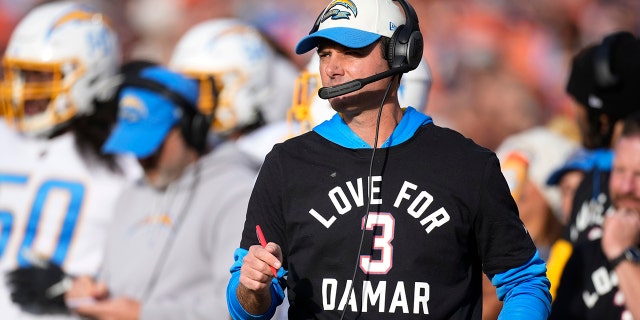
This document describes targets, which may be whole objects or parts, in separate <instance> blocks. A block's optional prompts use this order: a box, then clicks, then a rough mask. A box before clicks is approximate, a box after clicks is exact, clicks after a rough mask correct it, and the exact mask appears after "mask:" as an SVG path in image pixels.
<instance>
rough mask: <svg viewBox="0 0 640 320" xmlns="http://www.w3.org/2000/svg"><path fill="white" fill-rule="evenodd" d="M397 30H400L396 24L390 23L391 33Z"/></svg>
mask: <svg viewBox="0 0 640 320" xmlns="http://www.w3.org/2000/svg"><path fill="white" fill-rule="evenodd" d="M397 28H398V26H396V24H395V23H393V22H389V30H390V31H395V30H396V29H397Z"/></svg>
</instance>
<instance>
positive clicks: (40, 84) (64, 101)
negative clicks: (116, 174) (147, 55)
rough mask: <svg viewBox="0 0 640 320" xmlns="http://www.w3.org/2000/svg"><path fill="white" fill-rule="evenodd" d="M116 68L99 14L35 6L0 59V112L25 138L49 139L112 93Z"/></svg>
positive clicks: (115, 50) (69, 6) (114, 50)
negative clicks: (95, 100)
mask: <svg viewBox="0 0 640 320" xmlns="http://www.w3.org/2000/svg"><path fill="white" fill-rule="evenodd" d="M119 64H120V47H119V44H118V40H117V36H116V34H115V32H114V31H113V29H111V28H110V26H109V25H108V22H107V20H106V19H105V18H104V17H103V16H102V15H101V14H100V13H98V12H96V11H94V10H93V9H90V8H89V7H87V6H82V5H78V4H73V3H70V2H54V3H50V4H46V5H42V6H40V7H37V8H35V9H34V10H32V11H31V12H30V13H29V14H28V15H27V16H26V17H25V18H24V19H23V20H22V21H21V22H20V23H19V24H18V26H17V27H16V29H15V30H14V32H13V34H12V36H11V39H10V41H9V44H8V46H7V50H6V52H5V55H4V57H3V60H2V66H3V81H2V85H1V89H0V91H1V92H2V94H1V95H0V96H2V99H0V102H1V104H2V107H1V109H2V110H3V111H2V112H1V113H2V114H3V115H4V117H5V118H6V119H7V120H8V121H7V122H9V123H10V124H12V125H13V126H15V127H16V129H18V130H19V131H21V132H23V133H24V134H26V135H29V136H35V137H47V136H50V135H51V134H52V133H53V132H55V131H56V130H57V129H59V128H62V127H64V126H66V125H67V124H68V123H69V122H70V121H71V120H72V119H73V118H74V117H77V116H80V115H88V114H91V113H92V112H93V100H94V99H95V98H96V97H98V96H99V95H106V96H108V95H109V94H110V93H111V92H113V89H114V88H115V86H113V84H112V81H111V80H112V79H111V76H112V75H113V74H115V72H116V70H117V68H118V65H119Z"/></svg>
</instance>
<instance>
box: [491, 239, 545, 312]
mask: <svg viewBox="0 0 640 320" xmlns="http://www.w3.org/2000/svg"><path fill="white" fill-rule="evenodd" d="M546 270H547V267H546V264H545V262H544V261H543V260H542V259H540V257H539V256H538V252H537V251H536V253H535V254H534V256H533V258H531V260H529V261H528V262H527V263H525V264H524V265H522V266H520V267H517V268H513V269H511V270H508V271H506V272H504V273H499V274H496V275H494V276H491V277H490V279H491V283H492V284H493V285H494V286H495V287H496V293H497V295H498V299H499V300H500V301H503V302H504V305H503V307H502V311H501V312H500V316H499V317H498V319H499V320H503V319H532V320H535V319H540V320H545V319H547V317H549V313H550V312H551V293H549V287H550V283H549V279H548V278H547V276H546Z"/></svg>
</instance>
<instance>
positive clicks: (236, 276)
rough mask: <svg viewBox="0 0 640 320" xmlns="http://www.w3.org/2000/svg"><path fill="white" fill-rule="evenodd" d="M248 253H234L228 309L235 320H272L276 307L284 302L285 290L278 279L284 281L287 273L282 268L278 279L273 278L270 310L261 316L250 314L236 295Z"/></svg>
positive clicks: (239, 250) (245, 251) (237, 251)
mask: <svg viewBox="0 0 640 320" xmlns="http://www.w3.org/2000/svg"><path fill="white" fill-rule="evenodd" d="M247 253H248V251H247V250H246V249H242V248H238V249H236V252H235V253H234V257H233V258H234V262H233V265H232V266H231V269H230V270H229V271H230V272H231V279H230V280H229V285H228V286H227V308H228V309H229V313H231V317H232V318H233V319H234V320H244V319H259V320H262V319H271V317H273V314H274V313H275V312H276V307H277V306H279V305H280V304H281V303H282V300H284V290H283V289H282V287H281V286H280V283H279V281H278V279H282V278H283V277H284V276H285V275H286V271H285V270H284V268H282V267H280V269H279V270H278V278H273V279H272V280H271V306H269V310H267V312H265V313H263V314H260V315H253V314H250V313H248V312H247V311H245V310H244V308H243V307H242V305H241V304H240V301H238V296H237V295H236V290H237V289H238V285H239V284H240V268H241V267H242V259H243V258H244V256H246V255H247Z"/></svg>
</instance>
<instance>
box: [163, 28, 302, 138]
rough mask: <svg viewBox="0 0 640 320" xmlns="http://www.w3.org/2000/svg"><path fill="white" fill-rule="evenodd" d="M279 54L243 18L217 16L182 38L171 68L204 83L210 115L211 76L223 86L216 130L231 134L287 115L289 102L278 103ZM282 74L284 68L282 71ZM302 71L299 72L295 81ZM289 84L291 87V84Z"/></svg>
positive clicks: (202, 104) (204, 102)
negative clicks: (275, 103) (275, 100)
mask: <svg viewBox="0 0 640 320" xmlns="http://www.w3.org/2000/svg"><path fill="white" fill-rule="evenodd" d="M275 63H276V53H275V51H274V50H273V48H272V47H271V45H270V44H269V42H267V41H266V40H265V38H264V37H263V36H262V34H261V33H260V32H259V31H258V30H257V29H255V28H254V27H252V26H251V25H249V24H247V23H244V22H242V21H240V20H238V19H232V18H229V19H213V20H207V21H204V22H201V23H199V24H197V25H195V26H193V27H192V28H191V29H190V30H188V31H187V32H186V33H185V34H184V36H182V38H181V39H180V40H179V41H178V43H177V45H176V48H175V49H174V51H173V54H172V57H171V59H170V62H169V67H170V68H172V69H174V70H176V71H178V72H181V73H183V74H185V75H187V76H189V77H192V78H195V79H197V80H199V81H200V84H201V88H200V92H201V93H202V96H201V97H200V99H199V101H198V105H199V108H200V109H201V111H202V112H204V113H211V112H214V111H213V108H214V106H213V103H212V99H211V95H210V94H208V95H207V93H209V92H211V89H212V84H211V82H212V81H211V79H214V80H215V83H217V84H218V85H220V86H221V88H219V89H220V90H219V91H218V92H219V95H218V101H217V106H215V116H214V122H213V130H214V132H216V133H218V134H220V135H223V136H225V135H229V134H231V133H233V132H237V131H238V130H242V129H246V128H254V127H258V126H260V125H262V124H264V123H267V122H272V121H275V120H279V119H284V118H285V116H286V112H287V109H288V108H289V107H290V105H289V100H287V101H286V102H285V103H283V106H282V107H278V106H274V105H273V103H272V100H273V99H274V98H276V92H277V91H278V90H277V89H276V84H275V83H274V81H272V76H273V72H274V71H275V70H277V69H276V68H278V67H275V66H276V64H275ZM278 72H280V70H278ZM296 75H297V72H293V75H292V77H291V81H293V79H295V76H296ZM290 83H291V82H289V85H288V88H290V87H291V85H290Z"/></svg>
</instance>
